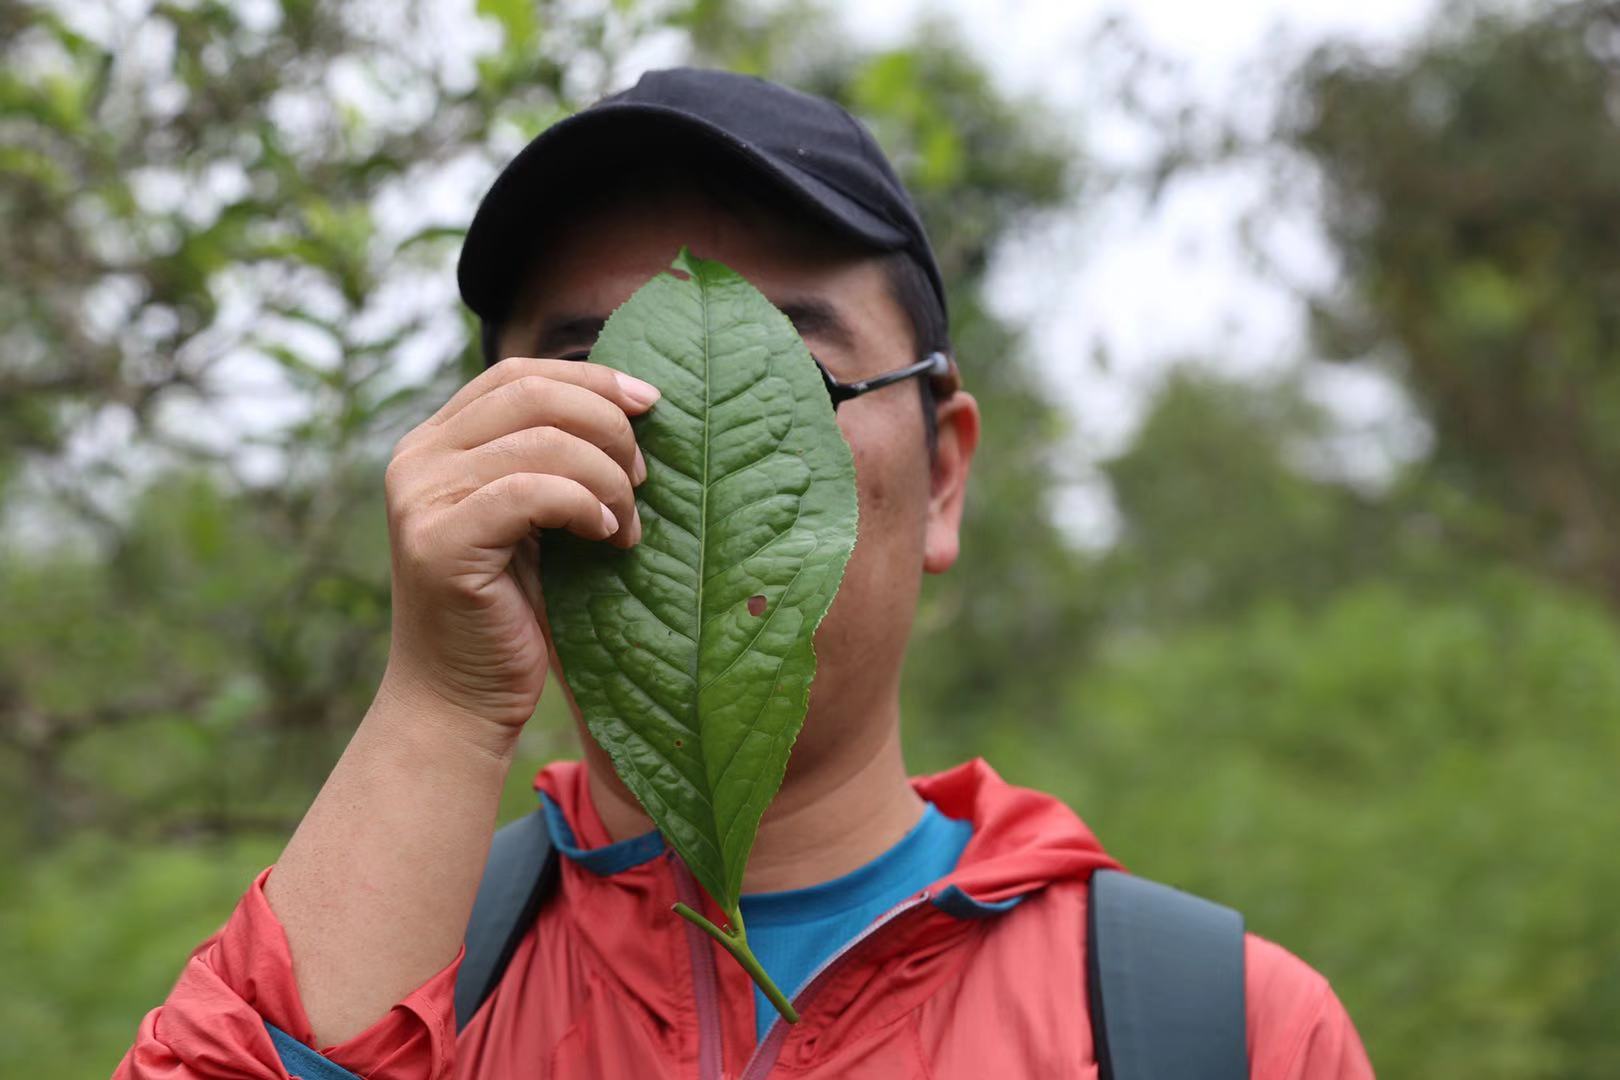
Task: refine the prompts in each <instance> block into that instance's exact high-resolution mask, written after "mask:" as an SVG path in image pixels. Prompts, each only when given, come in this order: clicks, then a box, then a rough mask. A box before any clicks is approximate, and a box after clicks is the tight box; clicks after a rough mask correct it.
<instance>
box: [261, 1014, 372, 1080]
mask: <svg viewBox="0 0 1620 1080" xmlns="http://www.w3.org/2000/svg"><path fill="white" fill-rule="evenodd" d="M264 1029H265V1030H266V1031H268V1032H269V1033H270V1041H271V1042H273V1043H275V1044H276V1053H277V1054H279V1055H281V1067H282V1068H284V1069H286V1070H287V1075H288V1076H291V1077H295V1078H296V1080H360V1078H359V1077H358V1076H356V1075H354V1073H352V1072H350V1071H349V1070H348V1069H345V1068H343V1067H342V1066H341V1065H338V1064H336V1063H334V1062H333V1061H332V1060H331V1059H330V1058H324V1057H322V1056H321V1055H319V1054H317V1053H316V1052H315V1051H313V1050H311V1049H310V1048H309V1047H307V1046H305V1045H304V1044H303V1043H301V1042H299V1041H298V1040H297V1039H295V1038H293V1037H292V1036H291V1035H289V1034H287V1033H286V1032H285V1031H282V1030H281V1029H280V1028H278V1027H276V1025H274V1024H272V1023H271V1022H270V1021H268V1020H266V1021H265V1022H264Z"/></svg>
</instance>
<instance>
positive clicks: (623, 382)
mask: <svg viewBox="0 0 1620 1080" xmlns="http://www.w3.org/2000/svg"><path fill="white" fill-rule="evenodd" d="M613 378H614V379H616V380H617V381H618V383H619V389H620V390H621V391H622V392H623V393H624V396H625V397H627V398H629V399H630V401H631V402H632V403H633V404H635V405H639V406H641V407H642V408H646V407H647V406H648V405H651V404H652V403H653V402H655V401H657V400H658V399H659V398H660V397H662V396H663V395H662V394H661V393H660V391H659V389H658V387H656V386H654V385H653V384H652V383H650V382H645V381H643V380H641V379H638V378H636V377H635V376H634V375H626V374H625V373H624V372H622V371H615V372H614V373H613Z"/></svg>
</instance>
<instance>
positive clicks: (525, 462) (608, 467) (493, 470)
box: [436, 427, 641, 547]
mask: <svg viewBox="0 0 1620 1080" xmlns="http://www.w3.org/2000/svg"><path fill="white" fill-rule="evenodd" d="M436 468H438V469H442V470H453V471H455V472H456V473H458V474H459V475H458V476H457V477H456V478H455V479H456V480H457V481H458V482H459V483H460V484H461V485H462V490H466V488H468V487H472V488H474V493H475V494H476V491H477V490H478V489H481V488H483V487H484V486H485V485H487V484H490V483H493V482H494V481H496V480H499V479H500V478H501V477H502V476H505V475H507V474H508V473H550V474H554V475H557V476H566V477H567V478H568V479H570V480H573V481H575V482H577V483H580V484H583V485H584V486H585V487H586V488H588V489H590V492H591V494H593V495H594V496H596V498H597V500H598V501H599V502H601V503H603V504H604V505H606V506H607V507H608V508H609V509H610V510H612V511H613V515H614V517H615V518H617V519H618V521H619V528H618V529H616V530H615V532H614V536H613V539H614V542H615V543H616V544H618V545H619V546H620V547H629V546H630V545H632V544H634V543H635V542H636V541H637V540H639V539H640V538H641V518H640V515H638V514H637V512H636V498H635V493H634V491H632V490H631V486H630V477H629V475H628V474H626V473H625V471H624V468H623V467H622V466H621V465H619V463H618V462H616V461H614V460H613V459H612V458H611V457H609V456H608V455H607V454H606V453H605V452H604V451H603V450H602V449H601V448H600V447H598V446H595V445H593V444H591V443H589V442H587V441H585V440H584V439H581V438H580V437H579V436H577V435H571V434H569V433H568V432H566V431H564V430H562V429H561V428H554V427H534V428H525V429H523V430H522V431H514V432H511V433H510V434H507V435H502V436H501V437H500V438H498V439H495V440H493V441H492V442H487V443H485V444H484V445H482V446H478V447H474V448H473V449H471V450H467V451H464V452H462V453H459V454H453V455H448V456H446V457H445V458H444V459H443V464H442V465H438V466H436Z"/></svg>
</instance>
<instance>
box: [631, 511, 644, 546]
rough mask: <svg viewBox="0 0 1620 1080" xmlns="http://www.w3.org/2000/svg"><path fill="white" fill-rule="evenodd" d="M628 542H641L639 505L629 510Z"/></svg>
mask: <svg viewBox="0 0 1620 1080" xmlns="http://www.w3.org/2000/svg"><path fill="white" fill-rule="evenodd" d="M630 542H631V543H632V544H639V543H641V507H639V506H638V507H636V508H635V509H634V510H632V511H631V518H630Z"/></svg>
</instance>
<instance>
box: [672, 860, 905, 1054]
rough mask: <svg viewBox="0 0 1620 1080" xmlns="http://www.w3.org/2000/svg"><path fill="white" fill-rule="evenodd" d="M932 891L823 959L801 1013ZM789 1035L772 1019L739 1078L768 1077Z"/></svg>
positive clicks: (799, 1003)
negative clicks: (838, 971) (856, 954)
mask: <svg viewBox="0 0 1620 1080" xmlns="http://www.w3.org/2000/svg"><path fill="white" fill-rule="evenodd" d="M683 869H684V868H683ZM929 895H930V892H929V890H928V889H924V890H923V891H922V892H920V893H918V894H917V895H916V896H913V897H911V898H910V899H907V900H902V901H901V902H900V903H898V904H896V905H895V906H894V907H892V908H890V909H889V910H888V911H886V912H884V913H883V914H882V915H880V916H878V918H877V921H875V922H873V923H872V924H871V925H870V926H868V927H867V928H866V929H865V930H862V931H861V932H860V933H859V934H857V935H856V936H855V937H853V938H851V939H850V940H849V941H848V942H847V943H845V945H844V947H843V948H841V949H839V950H838V951H837V952H835V953H833V954H832V955H831V956H829V957H828V958H827V959H826V960H825V961H823V962H822V964H821V966H820V967H818V968H816V970H815V971H814V972H813V973H811V975H810V978H809V979H807V980H806V981H805V984H804V986H803V987H801V988H800V989H799V992H798V993H797V994H795V995H793V1007H794V1009H796V1010H797V1011H798V1013H799V1016H800V1017H803V1016H804V1015H805V1009H806V1007H807V1006H808V1005H809V1004H810V1002H811V1001H812V1000H814V999H815V997H816V995H817V994H819V993H820V992H821V990H822V988H823V987H825V986H826V985H827V982H828V977H829V974H830V973H831V972H832V970H833V968H835V967H836V966H837V965H838V963H839V961H841V960H843V959H844V958H845V957H846V956H848V955H849V954H850V953H851V952H853V951H854V950H855V949H856V948H857V947H858V946H859V945H860V944H861V943H862V942H863V941H866V940H867V939H868V938H870V937H871V936H872V935H873V934H875V933H877V932H878V931H879V930H881V929H883V927H885V926H887V925H889V924H890V923H891V922H893V921H894V920H895V919H897V918H899V917H900V916H901V915H904V914H905V913H906V912H908V911H911V910H912V909H914V908H916V907H918V906H919V905H921V904H925V903H927V902H928V898H929ZM692 929H693V930H697V927H695V926H694V927H692ZM697 933H698V935H699V936H700V937H704V939H705V946H706V945H707V938H706V936H705V935H704V934H703V931H701V930H697ZM708 955H709V965H710V966H709V972H710V974H711V976H712V975H713V973H714V954H713V952H710V953H709V954H708ZM787 1036H788V1024H787V1021H785V1020H783V1019H782V1018H781V1017H780V1016H778V1017H777V1018H776V1019H775V1020H772V1021H771V1026H770V1027H769V1028H768V1029H767V1030H766V1032H765V1038H763V1039H761V1040H760V1043H759V1045H758V1046H756V1047H755V1048H754V1053H753V1056H752V1057H750V1058H749V1059H748V1065H747V1066H746V1067H745V1068H744V1069H743V1071H742V1076H741V1077H740V1078H739V1080H764V1078H765V1077H767V1076H769V1075H770V1074H771V1070H772V1069H774V1068H776V1061H777V1058H779V1057H780V1056H781V1054H782V1047H783V1045H784V1044H785V1043H786V1042H787Z"/></svg>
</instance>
